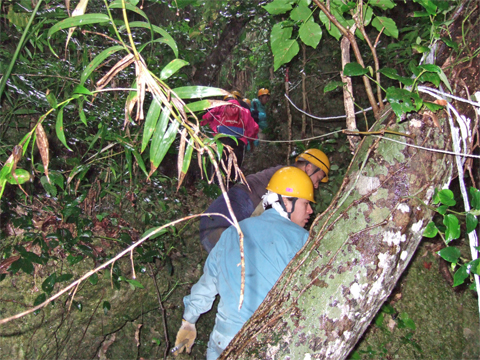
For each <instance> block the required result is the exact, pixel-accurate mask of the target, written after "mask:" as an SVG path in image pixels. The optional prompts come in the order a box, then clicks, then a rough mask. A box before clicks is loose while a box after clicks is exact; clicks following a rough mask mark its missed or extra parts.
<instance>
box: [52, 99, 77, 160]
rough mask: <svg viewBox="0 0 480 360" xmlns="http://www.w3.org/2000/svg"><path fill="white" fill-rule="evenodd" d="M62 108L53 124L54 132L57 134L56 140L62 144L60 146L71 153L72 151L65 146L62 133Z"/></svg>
mask: <svg viewBox="0 0 480 360" xmlns="http://www.w3.org/2000/svg"><path fill="white" fill-rule="evenodd" d="M63 108H64V106H62V107H61V108H60V109H59V110H58V114H57V122H56V124H55V132H56V133H57V137H58V140H60V141H61V142H62V144H63V145H64V146H65V147H66V148H67V149H68V150H70V151H73V150H72V149H70V148H69V147H68V145H67V140H66V139H65V132H64V129H63Z"/></svg>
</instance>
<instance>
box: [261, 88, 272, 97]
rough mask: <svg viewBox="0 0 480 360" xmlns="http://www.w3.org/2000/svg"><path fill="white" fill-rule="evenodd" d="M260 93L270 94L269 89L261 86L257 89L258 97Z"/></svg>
mask: <svg viewBox="0 0 480 360" xmlns="http://www.w3.org/2000/svg"><path fill="white" fill-rule="evenodd" d="M262 95H269V96H270V91H268V89H265V88H261V89H260V90H258V97H260V96H262Z"/></svg>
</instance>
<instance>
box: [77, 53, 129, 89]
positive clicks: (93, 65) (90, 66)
mask: <svg viewBox="0 0 480 360" xmlns="http://www.w3.org/2000/svg"><path fill="white" fill-rule="evenodd" d="M122 49H123V46H121V45H116V46H112V47H109V48H108V49H105V50H103V51H102V52H101V53H100V54H98V55H97V56H95V57H94V58H93V60H92V61H90V63H89V64H88V65H87V66H86V67H85V69H83V71H82V75H81V76H80V85H83V84H85V81H87V79H88V77H89V76H90V74H91V73H92V72H93V71H94V70H95V69H96V68H97V67H98V66H100V64H101V63H102V62H103V61H104V60H105V59H106V58H108V57H109V56H110V55H113V54H115V53H116V52H117V51H119V50H122Z"/></svg>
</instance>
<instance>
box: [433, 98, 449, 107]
mask: <svg viewBox="0 0 480 360" xmlns="http://www.w3.org/2000/svg"><path fill="white" fill-rule="evenodd" d="M433 103H434V104H437V105H441V106H447V104H448V103H447V100H443V99H437V100H435V101H434V102H433Z"/></svg>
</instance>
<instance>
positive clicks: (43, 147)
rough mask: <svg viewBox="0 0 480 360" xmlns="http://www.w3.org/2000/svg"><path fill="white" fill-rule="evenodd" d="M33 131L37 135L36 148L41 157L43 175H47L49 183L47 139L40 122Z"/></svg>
mask: <svg viewBox="0 0 480 360" xmlns="http://www.w3.org/2000/svg"><path fill="white" fill-rule="evenodd" d="M35 133H36V136H37V147H38V150H39V151H40V156H41V158H42V162H43V169H44V171H45V176H46V177H47V180H48V183H49V184H51V182H50V177H49V176H48V165H49V163H50V157H49V149H48V139H47V134H46V133H45V130H44V129H43V126H42V124H38V125H37V128H36V129H35Z"/></svg>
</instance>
